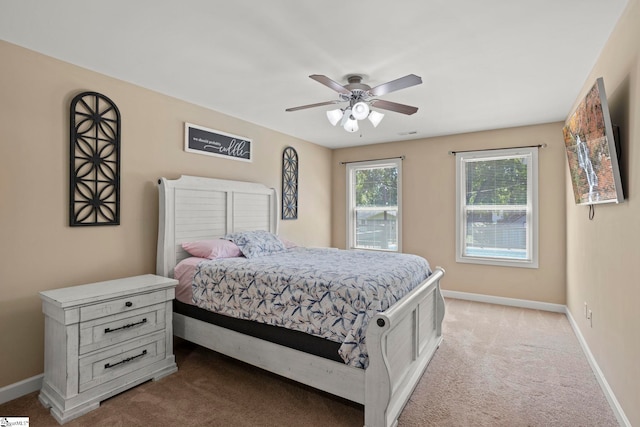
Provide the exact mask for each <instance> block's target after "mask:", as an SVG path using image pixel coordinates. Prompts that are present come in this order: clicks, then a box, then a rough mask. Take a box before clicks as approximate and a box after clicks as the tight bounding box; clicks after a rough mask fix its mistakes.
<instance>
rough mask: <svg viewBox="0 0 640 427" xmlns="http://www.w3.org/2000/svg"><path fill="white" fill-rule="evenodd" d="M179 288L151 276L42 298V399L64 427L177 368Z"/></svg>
mask: <svg viewBox="0 0 640 427" xmlns="http://www.w3.org/2000/svg"><path fill="white" fill-rule="evenodd" d="M177 284H178V281H177V280H174V279H169V278H167V277H162V276H155V275H152V274H147V275H142V276H135V277H127V278H124V279H118V280H109V281H106V282H98V283H91V284H87V285H81V286H71V287H68V288H61V289H54V290H51V291H44V292H40V298H41V299H42V311H43V313H44V315H45V343H44V347H45V362H44V380H43V384H42V389H41V390H40V395H39V399H40V402H41V403H42V404H43V405H44V406H45V407H47V408H49V407H50V408H51V415H53V417H54V418H55V419H56V420H57V421H58V422H59V423H60V424H62V423H65V422H67V421H69V420H72V419H74V418H76V417H79V416H80V415H83V414H85V413H87V412H89V411H91V410H93V409H96V408H98V407H99V406H100V402H101V401H103V400H105V399H107V398H109V397H111V396H113V395H115V394H118V393H120V392H122V391H124V390H127V389H129V388H131V387H133V386H136V385H138V384H140V383H142V382H145V381H148V380H150V379H153V380H158V379H160V378H162V377H164V376H165V375H169V374H171V373H173V372H176V371H177V370H178V368H177V366H176V363H175V358H174V356H173V325H172V315H173V310H172V301H173V298H174V296H175V286H176V285H177Z"/></svg>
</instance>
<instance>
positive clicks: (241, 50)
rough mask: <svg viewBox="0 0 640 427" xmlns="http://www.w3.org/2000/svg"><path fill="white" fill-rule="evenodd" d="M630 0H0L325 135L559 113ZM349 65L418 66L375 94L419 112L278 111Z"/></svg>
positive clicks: (431, 132)
mask: <svg viewBox="0 0 640 427" xmlns="http://www.w3.org/2000/svg"><path fill="white" fill-rule="evenodd" d="M626 4H627V0H528V1H515V0H396V1H393V2H391V1H388V0H368V1H356V0H351V1H349V0H341V1H338V0H316V1H308V0H307V1H304V0H270V1H259V0H258V1H256V0H232V1H220V0H182V1H164V0H108V1H88V0H58V1H50V0H2V1H1V2H0V39H3V40H6V41H8V42H11V43H14V44H17V45H21V46H24V47H26V48H29V49H32V50H35V51H38V52H42V53H44V54H46V55H50V56H52V57H55V58H59V59H61V60H63V61H67V62H70V63H73V64H76V65H79V66H81V67H85V68H88V69H91V70H94V71H97V72H100V73H103V74H106V75H109V76H112V77H115V78H118V79H121V80H125V81H128V82H131V83H134V84H137V85H139V86H143V87H146V88H149V89H152V90H155V91H158V92H161V93H164V94H167V95H171V96H174V97H177V98H180V99H183V100H186V101H189V102H192V103H195V104H198V105H201V106H205V107H208V108H211V109H213V110H216V111H219V112H222V113H225V114H228V115H230V116H234V117H238V118H241V119H243V120H247V121H249V122H252V123H256V124H258V125H261V126H264V127H267V128H270V129H274V130H277V131H280V132H283V133H285V134H288V135H292V136H295V137H298V138H301V139H304V140H307V141H311V142H314V143H317V144H320V145H324V146H327V147H331V148H334V147H345V146H355V145H362V144H371V143H380V142H388V141H398V140H406V139H417V138H425V137H430V136H438V135H449V134H456V133H464V132H473V131H480V130H487V129H496V128H505V127H512V126H520V125H528V124H537V123H548V122H554V121H562V120H565V118H566V117H567V116H568V114H569V113H570V111H569V110H570V109H571V107H572V105H573V103H574V101H575V100H576V98H577V97H578V95H579V92H580V89H581V88H582V86H583V84H584V83H585V79H586V78H587V75H588V74H589V72H590V71H591V69H592V67H593V65H594V64H595V61H596V59H597V57H598V55H599V53H600V52H601V50H602V48H603V46H604V44H605V42H606V40H607V38H608V37H609V34H610V33H611V31H612V29H613V27H614V26H615V23H616V22H617V20H618V18H619V17H620V15H621V13H622V11H623V9H624V7H625V6H626ZM0 70H1V67H0ZM353 73H362V74H364V75H366V76H367V78H366V79H365V80H364V81H363V83H367V84H369V85H370V86H372V87H373V86H376V85H378V84H381V83H384V82H387V81H389V80H394V79H396V78H399V77H402V76H405V75H407V74H417V75H418V76H421V77H422V79H423V84H421V85H419V86H414V87H411V88H407V89H403V90H401V91H398V92H393V93H390V94H387V95H385V96H383V97H381V99H385V100H389V101H394V102H398V103H403V104H409V105H413V106H416V107H419V110H418V112H417V113H416V114H414V115H411V116H406V115H403V114H399V113H393V112H386V111H381V112H383V113H385V118H384V119H383V121H382V123H381V124H380V125H379V126H378V127H377V128H375V129H374V128H373V126H372V125H371V124H370V123H368V122H366V121H365V122H362V124H361V126H360V131H359V132H357V133H355V134H349V133H347V132H345V131H344V130H343V129H342V128H340V127H339V126H338V127H332V126H331V125H330V124H329V122H328V121H327V119H326V116H325V111H327V110H329V109H331V106H328V107H318V108H312V109H307V110H302V111H296V112H285V109H286V108H288V107H296V106H300V105H305V104H312V103H317V102H322V101H330V100H333V99H338V97H337V93H336V92H334V91H332V90H331V89H329V88H328V87H326V86H323V85H322V84H320V83H318V82H316V81H313V80H311V79H310V78H309V77H308V76H309V75H311V74H324V75H326V76H327V77H329V78H331V79H333V80H336V81H338V82H340V83H342V84H346V79H345V76H346V75H348V74H353ZM605 85H606V82H605ZM91 89H92V90H96V91H98V92H100V88H91ZM105 95H107V96H109V95H108V94H105ZM114 101H115V102H116V103H117V100H114ZM340 105H343V104H340ZM333 108H335V107H333ZM374 109H375V108H374ZM198 124H200V125H202V126H212V127H215V125H214V124H209V123H198ZM219 130H224V129H219ZM408 132H411V134H410V135H407V134H406V133H408ZM413 132H415V133H413ZM247 136H249V137H251V136H250V135H247Z"/></svg>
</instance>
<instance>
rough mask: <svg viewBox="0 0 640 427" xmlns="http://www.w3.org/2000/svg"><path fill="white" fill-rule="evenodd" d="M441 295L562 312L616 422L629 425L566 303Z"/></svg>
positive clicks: (486, 296) (625, 425) (453, 293)
mask: <svg viewBox="0 0 640 427" xmlns="http://www.w3.org/2000/svg"><path fill="white" fill-rule="evenodd" d="M442 296H444V297H445V298H454V299H462V300H468V301H476V302H485V303H489V304H499V305H508V306H512V307H522V308H531V309H534V310H544V311H552V312H555V313H564V314H565V315H566V316H567V319H568V320H569V324H570V325H571V328H572V329H573V332H574V333H575V334H576V337H577V338H578V342H580V346H581V347H582V351H583V352H584V354H585V356H586V357H587V360H588V361H589V365H590V366H591V370H592V371H593V373H594V375H595V377H596V379H597V380H598V384H600V388H601V389H602V392H603V393H604V396H605V398H606V399H607V401H608V402H609V406H611V410H612V411H613V414H614V415H615V417H616V419H617V420H618V423H620V425H621V426H623V427H631V423H630V422H629V419H628V418H627V416H626V415H625V413H624V411H623V410H622V407H621V406H620V403H619V402H618V399H616V396H615V394H613V390H611V387H609V383H608V382H607V380H606V378H605V377H604V374H603V373H602V370H600V366H598V362H596V359H595V358H594V357H593V353H591V350H590V349H589V346H588V345H587V342H586V341H585V339H584V337H583V336H582V333H581V332H580V329H579V328H578V324H577V323H576V322H575V320H574V319H573V316H572V315H571V313H570V312H569V310H568V309H567V306H566V305H563V304H552V303H546V302H539V301H529V300H522V299H515V298H504V297H495V296H491V295H482V294H472V293H468V292H457V291H447V290H444V289H443V290H442Z"/></svg>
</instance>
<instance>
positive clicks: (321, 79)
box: [309, 74, 351, 95]
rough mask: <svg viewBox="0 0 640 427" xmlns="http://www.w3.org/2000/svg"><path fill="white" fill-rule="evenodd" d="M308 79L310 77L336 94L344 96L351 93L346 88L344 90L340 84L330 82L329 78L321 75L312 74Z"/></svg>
mask: <svg viewBox="0 0 640 427" xmlns="http://www.w3.org/2000/svg"><path fill="white" fill-rule="evenodd" d="M309 77H311V78H312V79H313V80H315V81H317V82H319V83H322V84H323V85H325V86H327V87H329V88H331V89H333V90H335V91H336V92H338V93H344V94H345V95H351V91H350V90H349V89H347V88H345V87H344V86H342V85H341V84H340V83H338V82H336V81H334V80H331V79H330V78H329V77H327V76H323V75H322V74H312V75H310V76H309Z"/></svg>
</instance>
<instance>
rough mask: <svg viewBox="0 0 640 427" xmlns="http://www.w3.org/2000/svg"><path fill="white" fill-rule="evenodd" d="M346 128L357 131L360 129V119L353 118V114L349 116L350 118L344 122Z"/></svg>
mask: <svg viewBox="0 0 640 427" xmlns="http://www.w3.org/2000/svg"><path fill="white" fill-rule="evenodd" d="M344 130H346V131H347V132H351V133H353V132H357V131H358V121H357V120H355V119H354V118H353V116H351V117H349V120H347V122H346V123H345V124H344Z"/></svg>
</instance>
